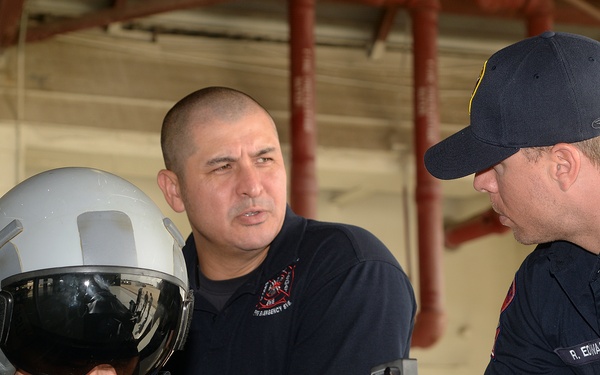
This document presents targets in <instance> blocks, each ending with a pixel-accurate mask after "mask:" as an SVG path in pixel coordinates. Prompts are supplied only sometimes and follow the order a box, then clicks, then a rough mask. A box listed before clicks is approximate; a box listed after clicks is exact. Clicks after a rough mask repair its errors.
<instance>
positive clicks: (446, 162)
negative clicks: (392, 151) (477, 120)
mask: <svg viewBox="0 0 600 375" xmlns="http://www.w3.org/2000/svg"><path fill="white" fill-rule="evenodd" d="M517 151H519V148H518V147H500V146H495V145H491V144H489V143H485V142H483V141H481V140H479V139H477V138H476V137H475V135H474V134H473V132H472V131H471V127H470V126H467V127H466V128H464V129H463V130H461V131H459V132H458V133H455V134H453V135H451V136H450V137H448V138H446V139H444V140H443V141H441V142H440V143H438V144H436V145H434V146H432V147H431V148H430V149H429V150H427V152H425V167H426V168H427V170H428V171H429V173H431V174H432V175H433V176H434V177H437V178H439V179H441V180H452V179H455V178H460V177H465V176H468V175H470V174H473V173H476V172H479V171H483V170H485V169H488V168H490V167H492V166H494V165H496V164H498V163H499V162H501V161H502V160H504V159H506V158H507V157H509V156H511V155H513V154H515V153H517Z"/></svg>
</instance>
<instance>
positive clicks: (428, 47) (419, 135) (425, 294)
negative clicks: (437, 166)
mask: <svg viewBox="0 0 600 375" xmlns="http://www.w3.org/2000/svg"><path fill="white" fill-rule="evenodd" d="M439 9H440V4H439V1H438V0H415V1H412V2H411V3H410V5H409V10H410V12H411V17H412V32H413V70H414V121H415V153H416V161H417V165H416V172H417V176H416V178H417V186H416V200H417V222H418V241H419V296H420V302H419V306H420V307H419V312H418V313H417V317H416V322H415V329H414V332H413V338H412V346H415V347H425V348H426V347H429V346H431V345H433V344H434V343H436V342H437V340H438V339H439V338H440V337H441V336H442V335H443V333H444V330H445V328H446V313H445V311H444V282H443V219H442V202H441V201H442V194H441V184H440V181H439V180H437V179H436V178H434V177H433V176H431V175H430V174H429V173H428V172H427V170H426V169H425V166H424V164H423V157H424V154H425V151H426V150H427V149H428V148H429V147H431V146H432V145H434V144H435V143H437V142H438V141H439V140H440V134H439V103H438V102H439V100H438V73H437V31H438V12H439Z"/></svg>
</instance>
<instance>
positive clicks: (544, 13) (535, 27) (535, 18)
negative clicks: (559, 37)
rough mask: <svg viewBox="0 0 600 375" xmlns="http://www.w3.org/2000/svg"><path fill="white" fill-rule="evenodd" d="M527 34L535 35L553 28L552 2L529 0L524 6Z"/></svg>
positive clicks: (550, 0)
mask: <svg viewBox="0 0 600 375" xmlns="http://www.w3.org/2000/svg"><path fill="white" fill-rule="evenodd" d="M525 17H526V20H527V36H535V35H538V34H541V33H543V32H544V31H547V30H552V29H553V28H554V2H553V1H552V0H531V1H530V2H529V3H528V5H527V7H526V8H525Z"/></svg>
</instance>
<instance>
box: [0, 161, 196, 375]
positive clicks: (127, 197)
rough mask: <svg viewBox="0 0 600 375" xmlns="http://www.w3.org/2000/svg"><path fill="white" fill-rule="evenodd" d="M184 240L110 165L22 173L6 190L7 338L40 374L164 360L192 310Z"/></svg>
mask: <svg viewBox="0 0 600 375" xmlns="http://www.w3.org/2000/svg"><path fill="white" fill-rule="evenodd" d="M183 245H184V240H183V237H182V236H181V234H180V233H179V231H178V230H177V228H176V227H175V225H174V224H173V223H172V222H171V220H169V219H168V218H165V217H164V216H163V214H162V213H161V211H160V209H159V208H158V207H157V206H156V205H155V204H154V202H153V201H152V200H151V199H150V198H149V197H148V196H147V195H146V194H144V193H143V192H142V191H140V190H139V189H138V188H137V187H135V186H134V185H132V184H131V183H129V182H127V181H126V180H124V179H122V178H120V177H117V176H115V175H113V174H110V173H107V172H104V171H100V170H95V169H90V168H75V167H73V168H61V169H55V170H50V171H47V172H43V173H40V174H38V175H35V176H33V177H31V178H29V179H27V180H25V181H23V182H22V183H20V184H18V185H17V186H15V187H14V188H13V189H12V190H10V191H9V192H8V193H6V194H5V195H4V196H2V197H1V198H0V280H1V288H2V291H1V292H0V348H1V349H2V351H3V352H4V354H5V355H6V357H7V358H8V360H9V361H10V362H11V363H12V364H13V365H14V366H15V367H16V368H19V369H22V370H24V371H27V372H29V373H31V374H38V373H40V374H57V375H58V374H60V375H66V374H73V375H82V374H86V373H87V372H88V371H90V370H91V369H92V368H94V367H95V366H98V365H101V364H109V365H111V366H113V367H114V368H115V369H117V371H118V373H119V374H126V375H129V374H136V375H137V374H139V375H142V374H147V373H150V372H152V371H154V370H156V369H158V368H160V367H161V366H162V365H164V363H165V362H166V361H167V359H168V358H169V356H170V355H171V354H172V353H173V351H174V350H176V349H180V348H181V347H182V345H183V342H184V341H185V335H186V333H187V329H188V325H189V319H190V317H191V309H192V305H193V297H192V296H193V294H192V293H191V292H190V291H189V283H188V279H187V273H186V268H185V262H184V258H183V254H182V252H181V248H182V246H183Z"/></svg>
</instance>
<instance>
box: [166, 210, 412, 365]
mask: <svg viewBox="0 0 600 375" xmlns="http://www.w3.org/2000/svg"><path fill="white" fill-rule="evenodd" d="M184 254H185V257H186V263H187V267H188V273H189V275H190V283H191V285H192V287H193V288H194V290H197V288H198V286H197V285H195V284H196V280H197V278H196V277H195V275H196V273H195V272H196V271H195V269H196V266H197V263H198V258H197V255H196V248H195V245H194V241H193V238H192V236H190V238H188V241H187V243H186V246H185V248H184ZM415 310H416V303H415V297H414V293H413V289H412V286H411V284H410V282H409V280H408V278H407V276H406V274H405V273H404V271H403V270H402V268H401V267H400V265H399V264H398V262H397V261H396V259H395V258H394V257H393V255H392V254H391V253H390V252H389V250H388V249H387V248H386V247H385V245H384V244H383V243H382V242H381V241H379V240H378V239H377V238H376V237H375V236H373V235H372V234H371V233H369V232H368V231H366V230H364V229H361V228H358V227H355V226H350V225H344V224H334V223H324V222H319V221H314V220H307V219H305V218H302V217H300V216H297V215H295V214H294V213H293V212H292V211H291V210H290V208H289V207H288V209H287V212H286V217H285V221H284V224H283V228H282V230H281V232H280V233H279V235H278V236H277V237H276V238H275V239H274V241H273V243H272V244H271V247H270V249H269V253H268V255H267V257H266V259H265V261H264V262H263V264H262V265H261V266H260V268H259V269H258V272H255V273H254V274H253V275H252V276H251V277H250V278H249V279H248V280H247V281H246V282H245V283H244V284H243V285H242V286H240V287H239V288H238V289H237V291H236V292H235V293H234V294H233V295H232V296H231V298H230V299H229V300H228V302H227V303H226V304H225V306H224V307H223V309H222V310H220V311H219V310H217V309H216V308H215V307H214V306H212V305H211V304H210V303H209V302H208V301H207V300H206V299H205V298H203V297H202V296H201V295H200V294H199V293H195V304H194V314H193V318H192V323H191V328H190V331H189V335H188V339H187V342H186V346H185V349H184V350H183V351H181V352H176V353H175V354H174V355H173V357H172V358H171V360H169V363H168V364H167V366H166V369H168V370H170V371H171V373H172V374H173V375H189V374H202V375H211V374H246V375H249V374H257V375H258V374H260V375H268V374H273V375H285V374H290V375H291V374H297V375H307V374H344V375H352V374H357V375H358V374H360V375H365V374H369V370H370V369H371V368H372V367H374V366H376V365H380V364H383V363H387V362H391V361H393V360H396V359H399V358H408V356H409V349H410V339H411V334H412V330H413V324H414V316H415Z"/></svg>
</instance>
